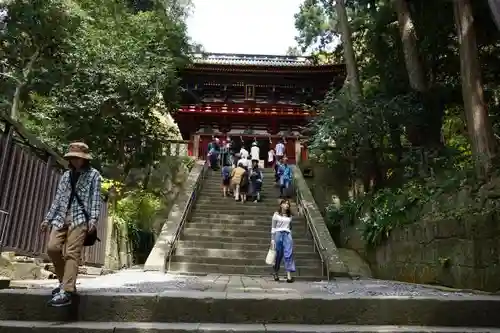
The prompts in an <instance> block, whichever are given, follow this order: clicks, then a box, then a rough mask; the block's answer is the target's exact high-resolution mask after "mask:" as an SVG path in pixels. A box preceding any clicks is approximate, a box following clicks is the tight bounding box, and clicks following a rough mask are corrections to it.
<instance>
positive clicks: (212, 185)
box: [202, 181, 279, 191]
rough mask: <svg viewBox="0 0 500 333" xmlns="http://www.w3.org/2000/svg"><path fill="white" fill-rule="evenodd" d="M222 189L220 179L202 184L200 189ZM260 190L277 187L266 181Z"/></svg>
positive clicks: (271, 189) (272, 189) (270, 189)
mask: <svg viewBox="0 0 500 333" xmlns="http://www.w3.org/2000/svg"><path fill="white" fill-rule="evenodd" d="M221 189H222V181H217V182H208V183H205V184H203V187H202V191H206V190H221ZM261 189H262V190H269V191H274V190H276V191H279V187H278V186H277V185H276V183H274V182H272V183H269V182H268V183H266V182H264V183H263V184H262V186H261Z"/></svg>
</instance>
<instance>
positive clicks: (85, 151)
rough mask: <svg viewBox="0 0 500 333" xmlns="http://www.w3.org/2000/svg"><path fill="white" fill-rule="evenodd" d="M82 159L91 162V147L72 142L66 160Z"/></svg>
mask: <svg viewBox="0 0 500 333" xmlns="http://www.w3.org/2000/svg"><path fill="white" fill-rule="evenodd" d="M72 157H76V158H82V159H84V160H91V159H92V155H90V153H89V146H87V145H86V144H85V143H83V142H72V143H70V145H69V148H68V152H67V153H66V155H64V158H65V159H68V158H72Z"/></svg>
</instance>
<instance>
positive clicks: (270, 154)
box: [267, 148, 274, 168]
mask: <svg viewBox="0 0 500 333" xmlns="http://www.w3.org/2000/svg"><path fill="white" fill-rule="evenodd" d="M273 166H274V149H273V148H271V149H269V151H268V152H267V167H268V168H272V167H273Z"/></svg>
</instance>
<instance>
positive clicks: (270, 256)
mask: <svg viewBox="0 0 500 333" xmlns="http://www.w3.org/2000/svg"><path fill="white" fill-rule="evenodd" d="M275 262H276V250H275V249H273V248H272V247H271V248H269V251H267V256H266V264H267V265H270V266H273V265H274V263H275Z"/></svg>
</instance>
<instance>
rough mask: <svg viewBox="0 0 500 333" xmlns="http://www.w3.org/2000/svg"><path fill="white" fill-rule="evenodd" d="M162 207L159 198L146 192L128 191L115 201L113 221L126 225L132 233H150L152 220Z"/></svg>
mask: <svg viewBox="0 0 500 333" xmlns="http://www.w3.org/2000/svg"><path fill="white" fill-rule="evenodd" d="M162 206H163V203H162V201H161V200H160V198H158V197H157V196H155V195H154V194H152V193H150V192H148V191H145V190H135V191H130V192H128V193H127V194H126V196H124V197H123V198H122V199H120V200H118V201H117V203H116V209H115V211H114V217H115V221H116V222H117V223H122V224H126V225H127V226H128V227H129V228H130V229H131V230H132V231H133V232H137V231H138V230H145V231H152V228H153V222H154V218H155V216H156V214H157V213H158V211H159V210H160V209H161V208H162Z"/></svg>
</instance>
